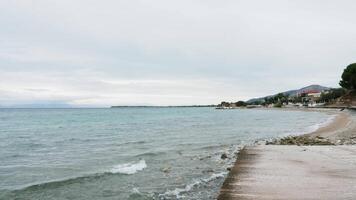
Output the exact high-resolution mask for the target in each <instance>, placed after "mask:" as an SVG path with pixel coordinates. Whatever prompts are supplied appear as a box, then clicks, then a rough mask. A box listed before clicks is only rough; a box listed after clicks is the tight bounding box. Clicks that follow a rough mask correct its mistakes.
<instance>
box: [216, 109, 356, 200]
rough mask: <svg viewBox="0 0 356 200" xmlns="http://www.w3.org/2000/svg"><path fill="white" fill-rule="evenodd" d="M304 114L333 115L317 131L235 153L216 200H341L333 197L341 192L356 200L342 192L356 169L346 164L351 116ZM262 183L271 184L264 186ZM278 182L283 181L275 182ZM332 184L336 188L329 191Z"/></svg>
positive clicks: (354, 138) (354, 122)
mask: <svg viewBox="0 0 356 200" xmlns="http://www.w3.org/2000/svg"><path fill="white" fill-rule="evenodd" d="M299 111H305V110H299ZM307 111H318V112H328V113H330V114H336V115H335V117H334V118H333V119H332V120H331V121H330V122H326V123H325V125H322V126H320V127H318V129H317V130H314V131H312V132H310V133H305V134H301V135H298V136H289V137H286V138H287V139H288V140H287V141H288V142H287V143H283V138H282V139H275V141H277V142H276V143H273V142H272V143H270V144H268V142H266V141H264V142H265V144H263V142H261V141H258V142H256V143H255V144H253V145H249V146H245V147H244V148H243V149H242V150H241V151H240V152H238V154H237V155H238V156H237V159H236V161H235V164H234V166H233V167H232V168H231V171H230V173H229V174H228V176H227V177H226V179H225V181H224V183H223V185H222V187H221V189H220V192H219V194H218V199H219V200H231V199H310V198H311V199H344V198H345V196H342V195H339V196H338V195H337V194H338V193H341V194H343V193H345V192H347V195H349V196H347V198H350V197H352V198H356V190H355V188H351V189H350V187H347V186H348V185H349V184H350V181H351V183H352V184H353V185H355V184H356V172H355V171H356V166H355V165H352V164H351V165H350V161H353V162H354V160H356V146H354V145H352V144H356V112H354V111H351V110H350V111H348V110H345V111H339V110H338V109H337V110H336V109H332V110H331V109H327V110H324V109H311V110H307ZM305 138H307V140H305ZM281 141H282V142H281ZM290 141H292V142H290ZM289 142H290V143H289ZM350 152H351V153H350ZM345 157H346V158H347V161H348V163H347V164H345ZM351 163H352V162H351ZM276 169H278V170H276ZM346 177H347V178H346ZM266 178H267V179H270V180H269V181H267V182H266V180H265V179H266ZM281 179H285V180H286V181H285V182H283V181H282V182H280V180H281ZM287 180H293V182H290V181H287ZM307 182H315V185H312V186H310V184H309V183H307ZM334 182H337V183H338V184H339V185H337V186H334V185H333V184H332V183H334ZM295 187H298V190H295ZM345 188H346V189H347V191H344V190H345ZM334 190H335V191H334ZM300 191H303V192H302V194H301V195H299V193H300ZM354 191H355V192H354Z"/></svg>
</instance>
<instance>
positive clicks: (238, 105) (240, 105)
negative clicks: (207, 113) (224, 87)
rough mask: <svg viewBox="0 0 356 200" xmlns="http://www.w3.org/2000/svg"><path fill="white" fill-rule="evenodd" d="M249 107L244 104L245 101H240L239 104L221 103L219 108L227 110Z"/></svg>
mask: <svg viewBox="0 0 356 200" xmlns="http://www.w3.org/2000/svg"><path fill="white" fill-rule="evenodd" d="M245 106H247V103H246V102H244V101H238V102H235V103H233V102H231V103H230V102H226V101H223V102H221V103H220V104H219V105H218V107H226V108H229V107H245Z"/></svg>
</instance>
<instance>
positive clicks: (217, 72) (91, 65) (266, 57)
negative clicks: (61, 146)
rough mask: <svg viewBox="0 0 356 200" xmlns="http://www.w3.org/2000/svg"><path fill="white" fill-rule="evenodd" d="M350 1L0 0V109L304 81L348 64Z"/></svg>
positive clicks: (332, 74) (333, 78)
mask: <svg viewBox="0 0 356 200" xmlns="http://www.w3.org/2000/svg"><path fill="white" fill-rule="evenodd" d="M355 8H356V3H355V2H354V1H351V0H341V1H328V0H326V1H325V0H324V1H321V0H313V1H306V0H302V1H285V0H284V1H282V0H272V1H262V0H260V1H257V0H252V1H232V0H227V1H223V2H221V1H215V0H209V1H200V0H195V1H188V0H182V1H173V0H168V1H167V0H157V1H145V0H132V1H109V0H107V1H100V2H98V1H69V0H63V1H44V0H43V1H41V0H38V1H25V0H23V1H19V0H12V1H10V0H5V1H1V2H0V26H1V27H2V28H1V30H0V38H1V39H0V72H1V73H0V96H1V97H2V98H1V99H0V105H1V104H2V105H10V104H16V103H19V102H20V103H21V104H24V103H26V102H31V103H33V102H43V101H56V100H60V101H64V103H67V104H69V105H75V106H80V105H81V106H83V105H92V106H96V105H97V106H108V105H112V104H134V105H137V104H150V105H172V104H199V103H201V104H205V103H216V102H218V101H220V100H231V101H235V100H239V99H244V100H245V99H248V98H251V97H254V96H263V95H267V94H270V93H275V92H278V91H281V90H287V89H293V88H298V87H302V86H305V85H307V84H314V83H317V84H323V85H326V86H331V87H336V86H337V83H338V80H339V77H340V74H341V72H342V69H343V68H344V67H345V66H346V65H347V64H349V63H351V62H355V56H354V52H356V45H355V44H356V37H355V35H356V28H355V27H354V26H353V25H354V23H355V22H354V21H355V19H356V14H355V13H354V10H355Z"/></svg>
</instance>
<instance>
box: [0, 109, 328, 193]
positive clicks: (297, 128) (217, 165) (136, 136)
mask: <svg viewBox="0 0 356 200" xmlns="http://www.w3.org/2000/svg"><path fill="white" fill-rule="evenodd" d="M330 117H332V116H330V115H329V114H327V113H322V112H302V111H285V110H283V111H282V110H263V109H261V110H257V109H251V110H247V109H241V110H240V109H238V110H237V109H236V110H215V109H214V108H116V109H0V199H3V200H11V199H26V200H27V199H29V200H32V199H33V200H37V199H46V200H51V199H56V200H57V199H60V200H62V199H72V200H77V199H80V200H82V199H83V200H90V199H96V200H101V199H105V200H118V199H119V200H121V199H132V200H134V199H204V200H206V199H215V198H216V197H217V194H218V191H219V188H220V186H221V185H222V183H223V181H224V177H225V176H226V175H227V173H228V171H227V168H228V167H230V166H232V165H233V163H234V161H235V159H236V153H237V152H238V150H239V149H240V148H242V147H243V146H244V145H246V144H251V143H253V142H254V141H256V140H260V139H269V138H273V137H282V136H286V135H290V134H301V133H306V132H310V131H312V130H313V129H315V128H317V126H318V124H323V123H325V122H326V121H328V120H330ZM222 154H226V155H227V157H228V158H227V159H221V155H222Z"/></svg>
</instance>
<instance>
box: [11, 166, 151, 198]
mask: <svg viewBox="0 0 356 200" xmlns="http://www.w3.org/2000/svg"><path fill="white" fill-rule="evenodd" d="M146 167H147V164H146V161H145V160H140V161H138V162H136V163H134V162H131V163H125V164H119V165H116V166H114V167H113V168H111V169H110V170H108V171H104V172H102V173H96V174H88V175H83V176H80V177H73V178H68V179H63V180H54V181H50V182H44V183H36V184H33V185H30V186H27V187H24V188H22V189H17V190H13V191H12V193H18V192H26V191H37V190H41V189H44V188H46V189H47V188H58V187H63V186H67V185H71V184H77V183H84V182H91V181H95V180H98V179H102V178H105V177H108V176H112V175H132V174H135V173H137V172H138V171H141V170H143V169H144V168H146Z"/></svg>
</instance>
